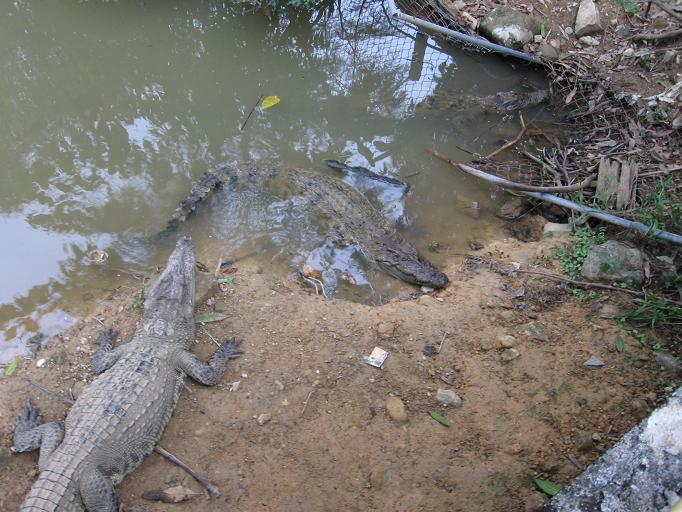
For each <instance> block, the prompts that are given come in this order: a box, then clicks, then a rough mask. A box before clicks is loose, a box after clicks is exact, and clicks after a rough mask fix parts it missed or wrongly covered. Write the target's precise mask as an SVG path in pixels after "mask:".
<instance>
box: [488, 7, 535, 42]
mask: <svg viewBox="0 0 682 512" xmlns="http://www.w3.org/2000/svg"><path fill="white" fill-rule="evenodd" d="M539 31H540V24H539V23H538V21H537V20H535V19H533V18H531V17H530V16H528V15H527V14H524V13H522V12H519V11H515V10H513V9H511V8H509V7H506V6H503V7H497V8H496V9H493V10H492V11H490V12H489V13H488V14H486V16H485V18H483V20H482V21H481V24H480V26H479V32H480V34H481V35H482V36H483V37H485V38H487V39H489V40H491V41H493V42H495V43H498V44H501V45H504V46H508V47H510V48H516V49H521V48H523V45H525V44H527V43H530V42H531V41H532V40H533V36H534V35H535V34H537V33H538V32H539Z"/></svg>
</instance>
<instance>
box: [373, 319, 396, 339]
mask: <svg viewBox="0 0 682 512" xmlns="http://www.w3.org/2000/svg"><path fill="white" fill-rule="evenodd" d="M394 330H395V327H394V326H393V324H390V323H388V322H381V323H380V324H379V325H377V333H378V334H379V336H390V335H391V334H393V331H394Z"/></svg>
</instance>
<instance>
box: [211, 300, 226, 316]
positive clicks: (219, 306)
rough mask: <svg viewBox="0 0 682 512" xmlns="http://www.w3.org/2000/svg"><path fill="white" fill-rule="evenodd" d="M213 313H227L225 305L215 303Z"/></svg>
mask: <svg viewBox="0 0 682 512" xmlns="http://www.w3.org/2000/svg"><path fill="white" fill-rule="evenodd" d="M213 311H215V312H216V313H227V312H228V307H227V304H225V303H224V302H222V301H220V302H216V303H215V304H214V305H213Z"/></svg>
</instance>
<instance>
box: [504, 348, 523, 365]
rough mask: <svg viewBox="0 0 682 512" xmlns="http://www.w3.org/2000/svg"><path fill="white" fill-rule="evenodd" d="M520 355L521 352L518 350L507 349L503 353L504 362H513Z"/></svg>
mask: <svg viewBox="0 0 682 512" xmlns="http://www.w3.org/2000/svg"><path fill="white" fill-rule="evenodd" d="M520 355H521V354H520V353H519V351H518V350H516V349H515V348H507V349H504V350H503V351H502V361H503V362H505V363H508V362H509V361H513V360H514V359H516V358H517V357H519V356H520Z"/></svg>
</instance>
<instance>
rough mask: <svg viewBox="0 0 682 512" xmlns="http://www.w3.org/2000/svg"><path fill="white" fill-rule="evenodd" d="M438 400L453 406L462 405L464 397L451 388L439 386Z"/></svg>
mask: <svg viewBox="0 0 682 512" xmlns="http://www.w3.org/2000/svg"><path fill="white" fill-rule="evenodd" d="M436 400H438V401H439V402H440V403H442V404H443V405H451V406H452V407H461V406H462V399H461V398H460V397H459V395H458V394H457V393H455V392H454V391H453V390H451V389H441V388H439V389H438V391H436Z"/></svg>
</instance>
